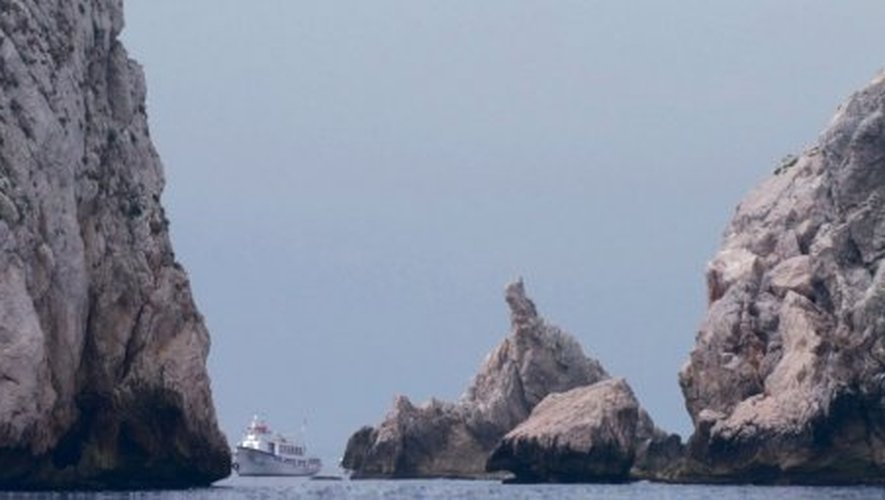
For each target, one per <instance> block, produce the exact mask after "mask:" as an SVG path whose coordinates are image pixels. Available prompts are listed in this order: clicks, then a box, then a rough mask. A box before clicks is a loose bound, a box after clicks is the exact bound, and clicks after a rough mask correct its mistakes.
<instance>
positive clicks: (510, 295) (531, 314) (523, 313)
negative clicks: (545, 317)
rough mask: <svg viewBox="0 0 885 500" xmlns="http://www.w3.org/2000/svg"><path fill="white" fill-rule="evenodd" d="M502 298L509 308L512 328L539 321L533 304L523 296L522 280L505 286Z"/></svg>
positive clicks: (523, 286)
mask: <svg viewBox="0 0 885 500" xmlns="http://www.w3.org/2000/svg"><path fill="white" fill-rule="evenodd" d="M504 298H505V300H506V301H507V305H508V306H510V321H511V323H512V324H513V325H514V327H516V326H518V325H526V324H530V323H531V322H532V321H536V320H538V319H539V318H538V310H537V309H535V303H534V302H532V300H531V299H530V298H528V296H526V294H525V285H524V284H523V281H522V278H519V279H517V280H516V281H513V282H511V283H510V284H508V285H507V288H505V290H504Z"/></svg>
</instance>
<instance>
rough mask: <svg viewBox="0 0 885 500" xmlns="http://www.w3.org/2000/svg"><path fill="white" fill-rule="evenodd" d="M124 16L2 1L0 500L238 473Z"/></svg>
mask: <svg viewBox="0 0 885 500" xmlns="http://www.w3.org/2000/svg"><path fill="white" fill-rule="evenodd" d="M122 27H123V12H122V3H121V2H120V1H119V0H90V1H77V2H68V1H61V0H46V1H40V2H37V1H35V0H15V1H12V0H0V489H9V488H62V487H65V488H67V487H84V488H90V487H127V488H129V487H160V486H186V485H196V484H208V483H210V482H211V481H213V480H216V479H219V478H222V477H224V476H226V475H228V473H229V462H230V456H229V451H228V448H227V445H226V443H225V440H224V437H223V436H222V435H221V433H220V431H219V430H218V426H217V424H216V419H215V413H214V409H213V405H212V398H211V393H210V388H209V379H208V377H207V375H206V370H205V360H206V356H207V354H208V349H209V337H208V334H207V332H206V328H205V326H204V325H203V321H202V318H201V316H200V314H199V313H198V312H197V310H196V308H195V306H194V302H193V299H192V298H191V292H190V287H189V284H188V281H187V277H186V275H185V272H184V270H183V269H182V268H181V266H179V265H178V264H177V263H176V262H175V258H174V255H173V253H172V248H171V247H170V243H169V236H168V232H167V220H166V218H165V216H164V214H163V209H162V207H161V206H160V203H159V199H160V193H161V191H162V189H163V173H162V167H161V164H160V161H159V158H158V157H157V154H156V152H155V151H154V148H153V146H152V145H151V141H150V136H149V133H148V128H147V121H146V116H145V107H144V102H145V85H144V77H143V75H142V72H141V68H140V67H139V66H138V65H137V64H136V63H135V62H133V61H132V60H130V59H129V58H128V57H127V54H126V51H125V49H124V48H123V46H122V45H121V44H120V42H119V41H118V40H117V36H118V34H119V33H120V30H121V29H122Z"/></svg>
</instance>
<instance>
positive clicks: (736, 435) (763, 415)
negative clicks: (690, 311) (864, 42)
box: [680, 75, 885, 483]
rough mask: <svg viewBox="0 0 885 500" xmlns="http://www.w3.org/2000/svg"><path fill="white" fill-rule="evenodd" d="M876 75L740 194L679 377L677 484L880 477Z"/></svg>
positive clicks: (882, 314)
mask: <svg viewBox="0 0 885 500" xmlns="http://www.w3.org/2000/svg"><path fill="white" fill-rule="evenodd" d="M883 256H885V75H882V76H879V77H878V78H877V79H876V80H875V81H873V82H872V83H871V84H870V85H869V86H868V87H867V88H866V89H864V90H862V91H860V92H858V93H857V94H855V95H854V96H852V97H851V98H850V99H849V100H848V101H847V102H846V103H845V104H844V105H842V106H841V107H840V108H839V110H838V112H837V114H836V116H835V117H834V118H833V120H832V122H831V123H830V125H829V127H828V128H827V130H826V131H825V132H824V133H823V134H822V136H821V137H820V139H819V141H818V143H817V145H816V146H814V147H812V148H811V149H809V150H807V151H805V152H804V153H803V154H802V155H801V156H799V157H798V158H790V159H788V160H786V161H785V162H784V163H783V164H782V165H781V166H780V167H779V168H778V169H777V171H776V172H775V174H774V175H773V176H772V177H771V178H770V179H768V180H767V181H765V182H764V183H762V185H760V186H759V187H758V188H756V190H755V191H753V192H752V193H751V194H750V195H749V196H747V198H746V199H744V200H743V202H741V204H740V206H739V207H738V209H737V212H736V214H735V216H734V218H733V220H732V221H731V224H730V225H729V227H728V230H727V232H726V235H725V241H724V244H723V248H722V250H721V251H720V252H719V253H718V255H717V256H716V257H715V259H714V260H713V261H712V263H711V264H710V266H709V269H708V272H707V283H708V289H709V301H710V305H709V311H708V313H707V317H706V319H705V320H704V321H703V324H702V326H701V329H700V332H699V334H698V337H697V345H696V347H695V349H694V351H693V352H692V353H691V357H690V359H689V361H688V363H687V364H686V365H685V366H684V367H683V369H682V371H681V373H680V384H681V386H682V390H683V393H684V394H685V398H686V406H687V408H688V411H689V413H690V414H691V417H692V419H693V420H694V423H695V427H696V430H695V434H694V436H693V438H692V440H691V443H690V448H691V460H690V461H689V466H688V469H687V470H686V471H685V474H684V475H685V477H684V478H686V479H692V478H694V479H703V480H714V481H716V480H718V481H756V482H759V481H769V482H795V483H839V482H883V479H885V265H883V262H885V259H883Z"/></svg>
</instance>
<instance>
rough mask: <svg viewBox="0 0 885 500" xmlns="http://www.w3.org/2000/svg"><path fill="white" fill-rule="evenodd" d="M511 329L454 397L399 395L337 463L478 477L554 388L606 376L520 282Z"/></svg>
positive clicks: (367, 472)
mask: <svg viewBox="0 0 885 500" xmlns="http://www.w3.org/2000/svg"><path fill="white" fill-rule="evenodd" d="M505 300H506V302H507V304H508V306H509V307H510V310H511V319H512V329H511V332H510V335H508V336H507V337H506V338H505V339H504V341H503V342H501V344H499V345H498V346H497V347H496V348H495V349H494V350H493V351H492V352H491V353H490V354H489V355H488V356H487V357H486V358H485V360H484V361H483V363H482V366H481V367H480V369H479V372H478V373H477V375H476V377H475V378H474V380H473V382H472V383H471V384H470V386H469V387H468V389H467V391H466V392H465V394H464V396H463V397H462V398H461V400H460V401H459V402H458V403H456V404H452V403H443V402H439V401H436V400H434V401H432V402H431V403H430V404H426V405H423V406H419V407H415V406H414V405H412V404H411V402H409V401H408V399H406V398H403V397H398V398H397V399H396V401H395V403H394V409H393V410H392V411H391V412H390V413H388V415H387V416H386V418H385V419H384V421H383V422H382V423H381V424H380V425H379V426H378V427H377V428H374V429H373V428H371V427H365V428H363V429H361V430H360V431H358V432H357V433H356V434H354V435H353V437H351V439H350V441H349V442H348V445H347V450H346V452H345V455H344V460H343V461H342V464H343V466H344V467H345V468H349V469H351V470H353V471H354V476H355V477H440V476H444V477H480V476H485V475H486V474H487V473H486V472H485V461H486V458H487V456H488V454H489V452H490V451H491V450H492V448H493V447H494V446H495V444H496V443H497V442H498V440H499V439H500V438H501V437H502V436H503V435H504V434H506V433H507V432H508V431H509V430H510V429H512V428H513V427H514V426H516V425H517V424H519V423H520V422H522V421H523V420H525V418H526V417H528V415H529V413H530V412H531V410H532V408H533V407H534V406H535V405H536V404H537V403H538V402H540V401H541V400H542V399H544V397H545V396H547V395H548V394H550V393H551V392H562V391H567V390H569V389H573V388H575V387H579V386H583V385H588V384H592V383H595V382H598V381H600V380H603V379H606V378H608V374H607V373H606V372H605V370H604V369H603V368H602V366H600V364H599V363H598V362H597V361H596V360H593V359H590V358H588V357H587V356H585V355H584V352H583V350H582V349H581V346H580V345H579V344H578V342H577V341H576V340H575V339H574V338H573V337H571V336H570V335H568V334H567V333H565V332H563V331H561V330H560V329H559V328H557V327H555V326H552V325H548V324H547V323H546V322H545V321H544V320H543V319H542V318H541V317H540V316H539V315H538V313H537V310H536V308H535V305H534V303H533V302H532V301H531V299H529V298H528V296H527V295H526V293H525V287H524V285H523V283H522V280H519V281H516V282H514V283H511V284H510V285H508V286H507V288H506V290H505Z"/></svg>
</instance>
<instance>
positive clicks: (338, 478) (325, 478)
mask: <svg viewBox="0 0 885 500" xmlns="http://www.w3.org/2000/svg"><path fill="white" fill-rule="evenodd" d="M310 479H311V481H341V480H342V479H344V478H343V477H341V476H311V477H310Z"/></svg>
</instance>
